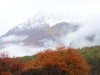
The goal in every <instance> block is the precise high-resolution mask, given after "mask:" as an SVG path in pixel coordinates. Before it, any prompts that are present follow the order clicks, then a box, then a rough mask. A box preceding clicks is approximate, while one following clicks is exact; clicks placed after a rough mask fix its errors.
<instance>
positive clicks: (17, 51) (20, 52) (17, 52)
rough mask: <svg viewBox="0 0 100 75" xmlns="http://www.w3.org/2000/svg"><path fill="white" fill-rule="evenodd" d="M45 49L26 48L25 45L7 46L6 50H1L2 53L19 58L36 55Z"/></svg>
mask: <svg viewBox="0 0 100 75" xmlns="http://www.w3.org/2000/svg"><path fill="white" fill-rule="evenodd" d="M42 50H45V49H44V48H37V47H35V48H34V47H32V46H24V45H23V44H16V45H15V44H5V46H4V48H3V49H1V50H0V52H8V53H9V55H10V56H11V57H13V56H14V57H19V56H26V55H34V54H36V53H38V52H40V51H42Z"/></svg>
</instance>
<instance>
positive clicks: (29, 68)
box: [22, 46, 90, 75]
mask: <svg viewBox="0 0 100 75" xmlns="http://www.w3.org/2000/svg"><path fill="white" fill-rule="evenodd" d="M89 71H90V66H89V65H88V64H87V62H86V60H85V59H84V58H83V56H82V55H81V54H80V52H78V51H77V50H75V49H73V48H66V47H65V46H63V47H58V48H56V50H52V49H47V50H45V51H42V52H39V53H38V54H37V58H36V59H35V60H32V61H29V62H27V63H26V64H25V67H24V68H23V73H22V75H88V73H89Z"/></svg>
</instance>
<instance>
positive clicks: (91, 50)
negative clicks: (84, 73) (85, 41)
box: [78, 46, 100, 75]
mask: <svg viewBox="0 0 100 75" xmlns="http://www.w3.org/2000/svg"><path fill="white" fill-rule="evenodd" d="M78 50H79V51H80V52H81V53H82V54H83V56H84V58H85V59H86V61H87V62H88V64H90V65H91V66H92V68H91V74H96V75H99V74H100V46H91V47H84V48H81V49H78Z"/></svg>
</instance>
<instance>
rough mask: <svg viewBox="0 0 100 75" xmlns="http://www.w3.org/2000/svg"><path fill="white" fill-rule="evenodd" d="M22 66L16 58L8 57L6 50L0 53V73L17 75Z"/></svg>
mask: <svg viewBox="0 0 100 75" xmlns="http://www.w3.org/2000/svg"><path fill="white" fill-rule="evenodd" d="M23 66H24V63H23V62H22V61H20V60H18V59H17V58H10V57H9V56H8V54H7V53H6V52H2V53H0V75H18V74H20V73H21V70H22V68H23Z"/></svg>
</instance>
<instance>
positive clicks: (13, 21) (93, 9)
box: [0, 0, 100, 36]
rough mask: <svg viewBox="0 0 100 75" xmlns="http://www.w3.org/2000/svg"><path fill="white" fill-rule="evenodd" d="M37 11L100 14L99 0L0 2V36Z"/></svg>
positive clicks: (9, 0)
mask: <svg viewBox="0 0 100 75" xmlns="http://www.w3.org/2000/svg"><path fill="white" fill-rule="evenodd" d="M38 11H46V12H65V11H69V12H78V13H82V14H93V15H99V14H100V0H0V36H1V35H2V34H4V33H6V32H7V31H8V30H9V29H10V28H12V27H14V26H15V25H17V24H20V23H22V22H24V21H26V20H27V19H28V18H31V17H32V16H33V15H34V14H35V13H36V12H38Z"/></svg>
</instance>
